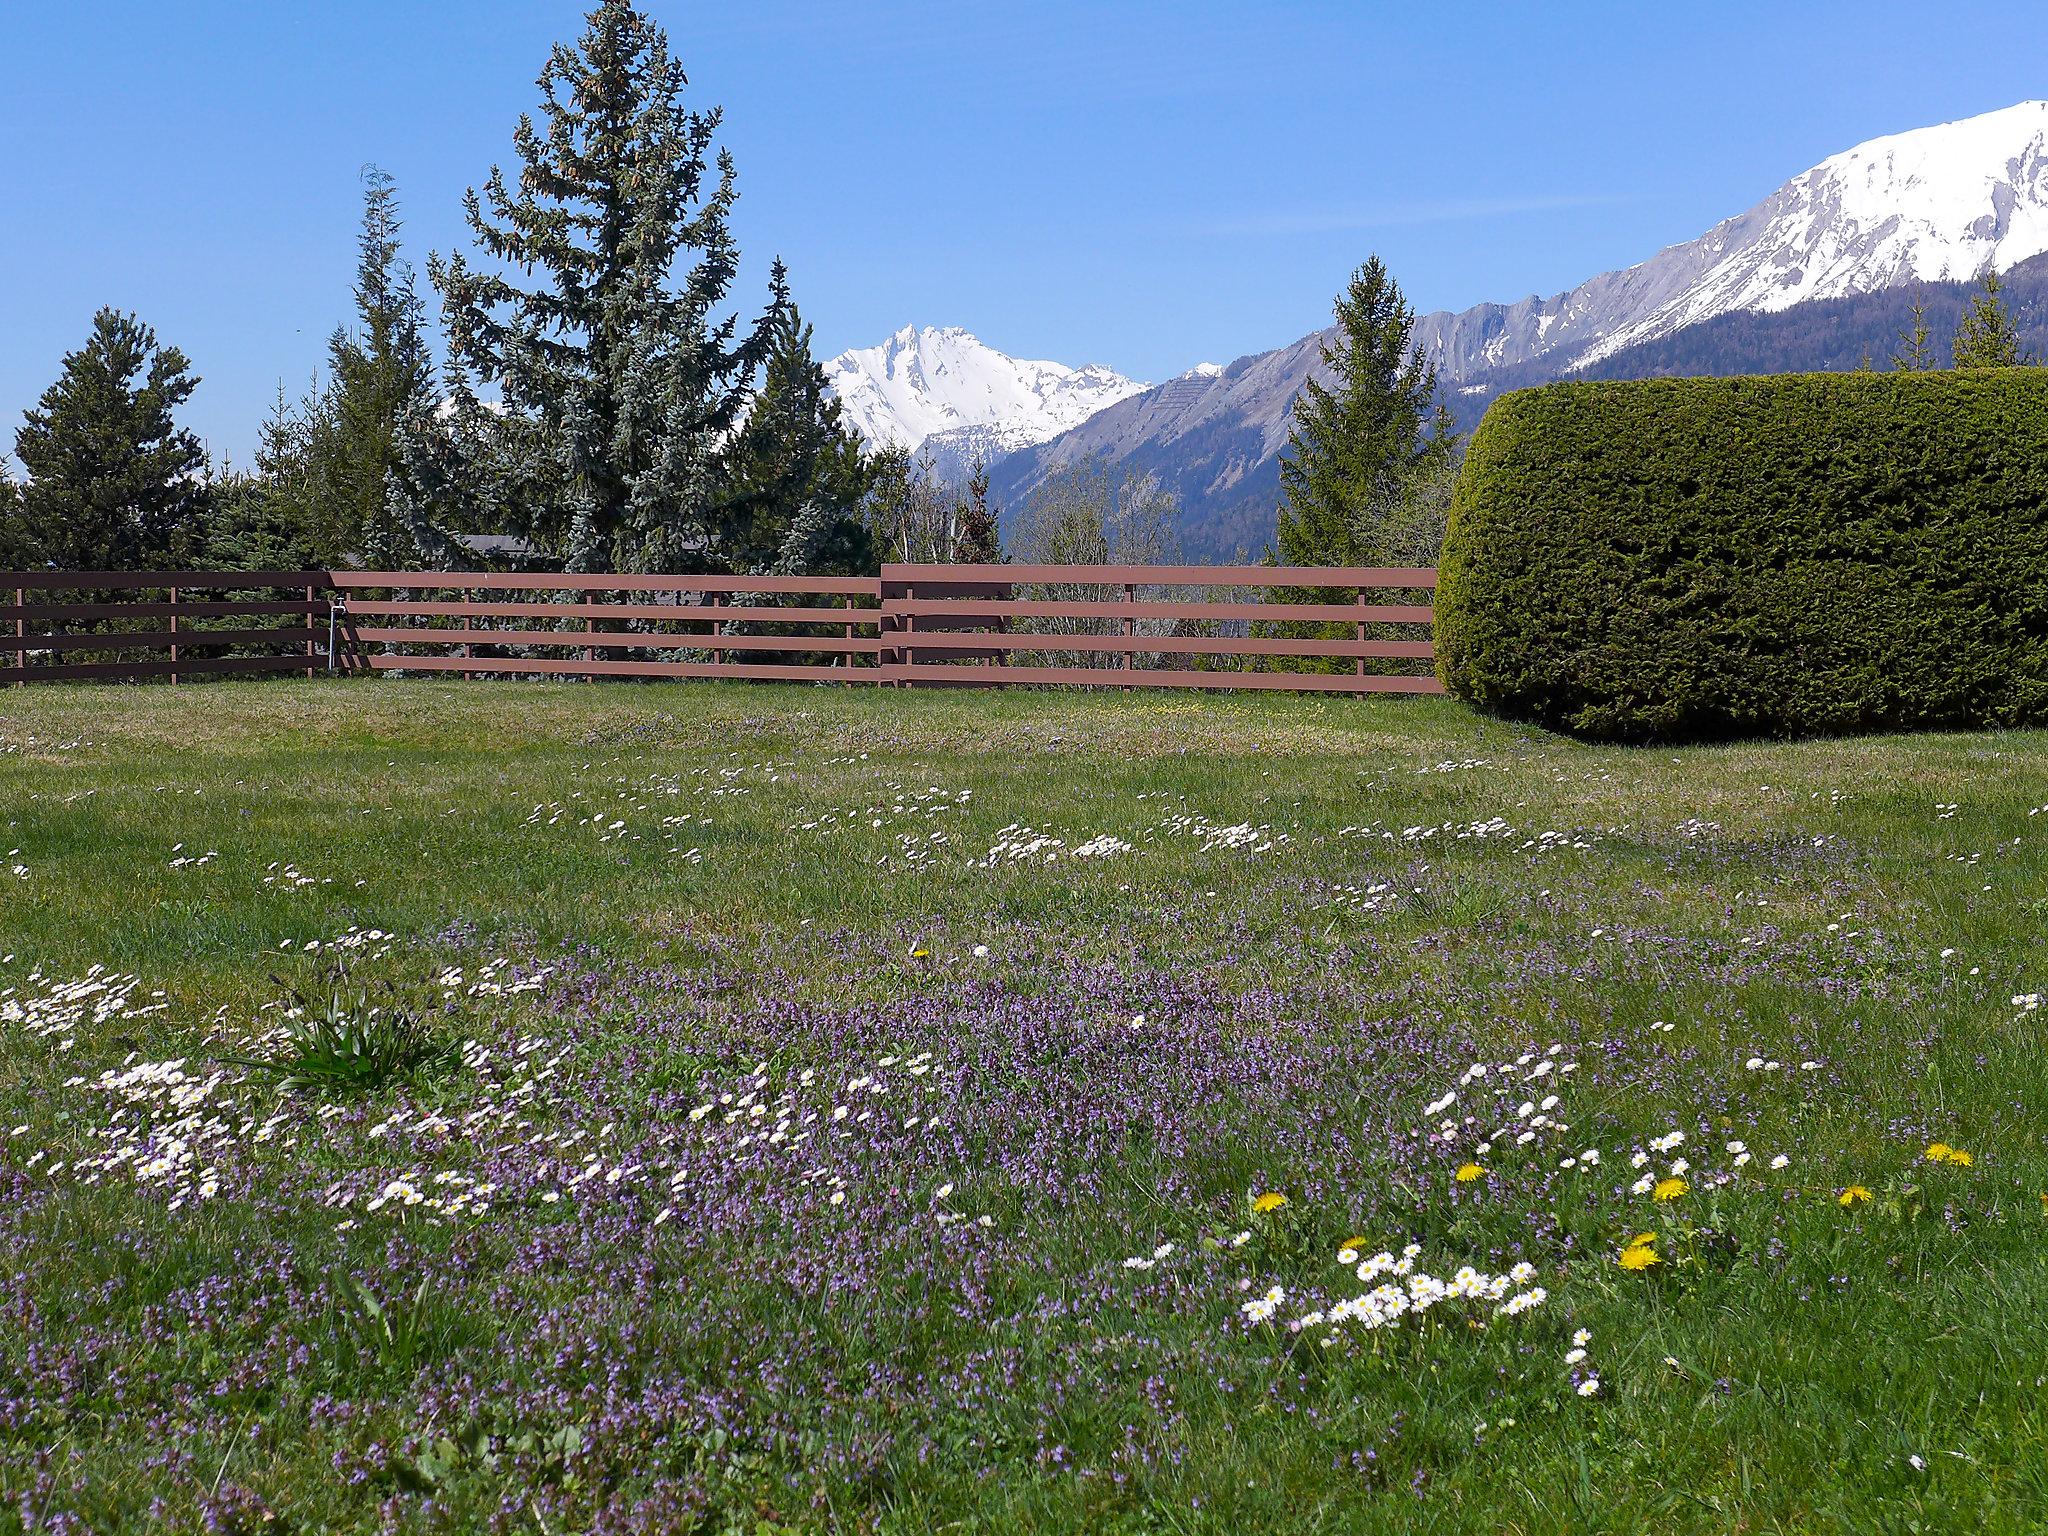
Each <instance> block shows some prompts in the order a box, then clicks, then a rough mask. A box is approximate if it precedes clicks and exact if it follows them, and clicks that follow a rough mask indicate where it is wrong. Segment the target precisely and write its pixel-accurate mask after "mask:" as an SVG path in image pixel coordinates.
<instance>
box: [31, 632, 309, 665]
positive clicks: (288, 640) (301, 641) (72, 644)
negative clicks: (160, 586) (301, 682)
mask: <svg viewBox="0 0 2048 1536" xmlns="http://www.w3.org/2000/svg"><path fill="white" fill-rule="evenodd" d="M325 638H326V634H325V632H324V631H322V630H317V629H314V628H313V627H312V626H311V625H308V626H306V627H305V628H304V629H152V630H132V629H130V630H121V629H115V630H103V631H99V632H94V631H89V630H77V631H64V632H61V633H53V634H47V635H38V634H28V635H0V651H161V650H163V649H165V648H166V647H169V648H171V649H172V650H174V651H176V650H178V649H185V650H191V649H194V648H197V647H200V646H208V645H307V644H311V643H312V642H313V641H315V640H323V639H325ZM174 659H175V658H174Z"/></svg>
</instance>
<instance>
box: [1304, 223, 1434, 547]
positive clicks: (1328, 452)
mask: <svg viewBox="0 0 2048 1536" xmlns="http://www.w3.org/2000/svg"><path fill="white" fill-rule="evenodd" d="M1336 318H1337V331H1338V334H1337V339H1336V342H1335V344H1334V345H1328V344H1326V345H1325V346H1324V347H1323V349H1322V356H1323V364H1324V366H1325V367H1326V368H1327V369H1328V370H1329V372H1330V374H1331V376H1332V377H1331V382H1330V383H1329V384H1324V383H1323V382H1322V381H1321V380H1319V379H1315V378H1311V379H1309V381H1308V382H1307V384H1306V385H1305V386H1304V387H1303V390H1302V394H1301V396H1300V398H1299V399H1297V400H1296V401H1295V404H1294V426H1293V429H1292V430H1291V431H1290V432H1289V434H1288V438H1287V453H1286V455H1285V457H1283V458H1282V459H1281V461H1280V484H1281V489H1282V491H1283V492H1284V494H1285V498H1286V504H1285V505H1284V506H1283V507H1282V508H1281V511H1280V516H1279V548H1280V560H1281V563H1282V564H1285V565H1360V564H1371V563H1373V562H1374V561H1376V560H1378V559H1379V558H1381V546H1382V545H1383V544H1384V542H1385V537H1384V530H1385V528H1386V527H1387V525H1388V524H1389V523H1390V522H1393V521H1398V520H1400V519H1401V518H1403V516H1404V515H1405V508H1406V505H1407V502H1408V501H1409V499H1410V498H1411V497H1412V495H1413V494H1414V488H1415V487H1416V486H1417V485H1418V484H1419V483H1421V482H1422V481H1424V480H1425V479H1426V478H1427V477H1428V475H1429V472H1430V470H1431V469H1432V467H1434V466H1437V465H1440V464H1441V463H1442V462H1443V461H1444V460H1446V459H1448V458H1450V457H1451V456H1452V455H1453V454H1454V453H1455V452H1456V448H1457V437H1456V434H1455V433H1454V432H1453V431H1452V430H1451V424H1450V413H1449V412H1448V410H1447V409H1446V408H1445V407H1444V405H1443V403H1442V402H1441V401H1440V400H1439V399H1438V397H1437V378H1436V368H1435V366H1434V365H1433V364H1431V363H1430V362H1429V361H1428V360H1427V359H1426V358H1424V357H1423V356H1422V354H1421V352H1420V351H1419V350H1418V349H1417V348H1416V347H1415V345H1414V333H1415V313H1414V311H1413V310H1411V309H1410V308H1409V307H1408V304H1407V301H1406V300H1404V299H1403V298H1402V296H1401V290H1400V288H1399V287H1398V286H1397V285H1396V284H1395V282H1394V280H1393V279H1392V277H1390V276H1389V275H1388V273H1387V269H1386V267H1385V266H1384V265H1383V264H1382V263H1381V261H1380V259H1379V258H1378V257H1377V256H1375V257H1373V258H1372V259H1371V260H1369V261H1368V262H1366V264H1365V265H1364V266H1362V267H1360V268H1359V269H1358V270H1357V271H1356V272H1355V273H1353V274H1352V277H1351V281H1350V284H1349V285H1348V286H1347V287H1346V289H1345V291H1344V292H1343V293H1342V294H1341V295H1339V297H1338V299H1337V304H1336Z"/></svg>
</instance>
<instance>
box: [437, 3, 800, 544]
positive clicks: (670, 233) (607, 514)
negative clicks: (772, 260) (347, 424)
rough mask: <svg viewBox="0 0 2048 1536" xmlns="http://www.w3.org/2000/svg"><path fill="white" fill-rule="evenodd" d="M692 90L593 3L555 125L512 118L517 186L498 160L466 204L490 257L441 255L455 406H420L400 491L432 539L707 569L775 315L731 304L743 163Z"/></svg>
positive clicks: (561, 67) (544, 80) (625, 19)
mask: <svg viewBox="0 0 2048 1536" xmlns="http://www.w3.org/2000/svg"><path fill="white" fill-rule="evenodd" d="M686 83H687V82H686V80H685V77H684V74H683V71H682V68H681V66H680V65H679V64H678V63H677V62H676V61H675V60H674V59H673V58H671V57H670V54H669V51H668V40H667V38H666V36H665V34H664V33H663V32H662V30H661V29H660V28H659V27H657V26H655V25H654V24H653V23H652V22H651V21H649V20H648V19H647V18H646V17H645V16H643V15H641V14H640V13H639V12H638V11H637V10H635V9H634V7H633V5H632V4H631V0H603V3H601V4H600V5H598V6H597V8H596V9H594V10H593V11H591V12H590V14H589V17H588V26H587V28H586V30H585V31H584V34H583V36H582V39H581V41H580V42H579V43H578V44H577V45H576V46H574V47H571V46H569V45H566V44H564V45H558V46H557V47H556V48H555V49H554V51H553V53H552V54H551V56H550V57H549V60H548V63H547V67H546V68H545V69H544V70H543V71H542V72H541V77H540V87H541V93H542V102H541V110H542V114H543V116H544V118H545V125H544V126H543V127H536V126H535V124H534V122H533V120H532V119H531V118H527V117H522V118H521V119H520V121H519V124H518V126H517V128H516V129H515V130H514V133H513V144H514V147H515V149H516V150H517V152H518V155H519V158H520V160H521V161H522V162H523V169H522V171H521V173H520V176H519V179H518V186H517V190H516V192H515V191H514V190H512V189H511V188H509V187H508V186H507V184H506V180H505V176H504V174H503V172H502V171H501V170H499V169H497V168H493V169H492V171H491V174H490V176H489V178H488V179H487V180H486V182H485V183H484V186H483V189H482V191H481V193H479V192H478V191H476V190H475V189H472V190H471V192H470V193H469V196H468V198H467V199H466V204H465V207H466V211H467V215H468V221H469V225H470V228H471V230H472V232H473V233H474V234H475V236H476V239H477V242H478V244H479V246H480V247H481V249H482V251H483V254H484V255H485V256H486V257H488V258H489V261H490V266H489V268H488V269H485V268H478V267H472V266H471V265H470V263H469V261H468V260H467V259H466V258H465V257H464V256H463V255H461V254H460V253H458V254H456V255H455V256H453V257H451V258H449V259H448V260H446V261H443V260H441V259H440V258H439V257H435V258H433V259H431V260H430V261H429V264H428V270H429V273H430V275H431V277H432V279H433V282H434V286H435V287H436V288H437V289H438V290H439V292H440V294H441V298H442V310H443V317H444V321H445V324H446V328H447V339H448V356H449V360H450V381H451V384H452V385H453V386H454V388H453V389H452V391H451V393H452V396H453V405H452V407H451V408H450V411H449V415H448V420H447V421H446V422H445V423H444V424H442V425H441V427H437V426H436V424H435V423H434V422H433V421H432V420H431V419H430V418H428V417H427V416H426V415H424V414H423V413H422V412H419V411H417V410H416V411H414V412H412V413H410V415H409V416H408V425H407V429H406V431H405V432H404V433H403V434H402V442H403V451H404V455H405V460H406V470H407V476H406V478H407V480H408V481H409V483H407V484H402V485H401V486H400V487H399V490H398V492H397V498H398V505H399V506H400V508H401V509H402V510H403V511H404V513H405V515H406V517H407V519H408V521H409V523H410V524H412V525H413V526H414V528H415V529H416V531H417V532H418V533H419V536H420V537H421V540H422V543H423V545H425V546H426V547H428V548H429V549H430V550H437V551H439V552H440V553H441V554H443V555H444V556H445V555H447V554H448V553H450V547H449V544H448V541H447V539H446V532H447V530H448V529H449V528H451V527H457V526H476V525H477V524H479V523H484V524H485V525H486V526H488V521H487V520H497V522H498V526H499V528H500V530H501V531H506V532H516V533H521V534H524V535H525V536H526V537H527V538H528V539H529V540H531V541H532V542H534V543H535V544H536V545H538V546H539V547H541V548H542V549H543V550H545V551H546V552H548V554H549V555H550V556H552V557H553V558H556V559H559V560H560V561H561V563H562V564H563V565H565V566H566V567H567V568H568V569H570V570H575V571H602V570H615V569H621V568H626V569H641V570H650V569H667V570H675V569H684V568H688V566H690V565H692V564H702V563H705V545H706V543H707V542H708V540H709V538H710V536H711V528H710V521H711V517H712V514H713V512H714V511H715V509H716V506H717V503H718V500H719V491H720V481H721V477H722V471H723V469H724V467H725V464H724V458H725V454H726V450H727V448H728V446H729V444H730V442H731V440H732V439H733V437H734V436H735V432H736V428H737V426H738V424H739V420H740V416H741V413H742V410H743V408H744V406H745V404H746V401H747V395H748V386H749V384H750V382H751V380H752V378H753V375H754V374H755V372H756V370H757V369H758V368H759V367H760V365H761V364H762V362H763V361H764V360H765V359H766V356H767V353H768V349H769V345H770V341H771V337H772V335H773V328H774V325H775V322H776V315H775V313H774V311H773V309H772V308H771V309H770V310H769V312H767V313H765V314H764V315H762V316H761V318H760V319H759V320H757V321H756V322H755V323H753V324H752V325H751V326H750V327H748V328H747V331H746V333H745V334H744V335H743V336H742V335H741V334H740V327H739V322H738V320H737V318H736V317H733V316H730V315H726V314H724V313H723V312H722V311H723V305H724V300H725V295H726V292H727V290H728V289H729V288H730V286H731V284H732V281H733V278H734V275H735V273H736V271H737V268H738V264H739V252H738V250H737V248H736V247H735V245H734V243H733V240H732V237H731V234H730V232H729V231H728V229H727V227H726V221H727V216H728V214H729V213H730V211H731V209H732V206H733V201H734V198H735V196H736V195H737V193H736V189H735V181H734V170H733V163H732V158H731V155H730V154H729V153H728V152H726V151H724V150H719V151H718V152H717V155H716V158H715V161H714V160H713V158H712V147H713V143H714V139H715V136H716V133H717V130H718V127H719V123H720V120H721V113H720V112H719V111H718V110H717V109H716V108H713V109H711V110H709V111H706V112H697V111H692V110H688V109H686V108H685V107H684V106H683V105H682V92H683V87H684V85H685V84H686ZM686 256H687V257H689V258H691V259H690V260H689V262H688V265H687V268H686V270H682V271H680V272H679V271H678V266H679V263H680V262H681V259H682V258H684V257H686ZM524 274H538V275H539V277H540V281H539V282H538V283H535V284H534V285H533V286H530V287H523V286H521V276H522V275H524ZM478 387H490V388H495V390H496V391H497V392H498V394H499V395H500V397H501V402H502V409H501V410H499V411H495V412H494V411H489V410H485V409H484V408H483V407H482V405H481V403H480V402H479V401H478V400H477V399H476V397H475V395H474V392H473V390H474V388H478Z"/></svg>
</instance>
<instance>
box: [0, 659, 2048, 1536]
mask: <svg viewBox="0 0 2048 1536" xmlns="http://www.w3.org/2000/svg"><path fill="white" fill-rule="evenodd" d="M2036 813H2038V814H2036ZM2044 849H2048V735H2043V734H2038V733H2036V734H1983V735H1954V736H1941V737H1913V738H1902V739H1890V740H1872V741H1853V742H1811V743H1803V744H1796V745H1772V744H1750V745H1737V746H1730V747H1718V748H1711V749H1709V748H1699V749H1688V750H1682V751H1675V752H1674V751H1670V750H1660V751H1647V750H1644V751H1627V750H1616V749H1602V748H1591V747H1585V746H1580V745H1577V744H1575V743H1572V742H1570V741H1567V740H1564V739H1561V738H1557V737H1552V736H1547V735H1543V734H1541V733H1536V732H1531V731H1527V730H1523V729H1519V728H1516V727H1512V726H1509V725H1505V724H1501V723H1498V722H1493V721H1487V720H1482V719H1479V718H1477V717H1475V716H1473V715H1472V714H1471V713H1469V712H1467V711H1466V710H1464V709H1463V708H1461V707H1459V706H1457V705H1455V704H1452V703H1449V702H1447V701H1442V700H1426V699H1390V700H1365V701H1360V700H1338V699H1327V700H1325V699H1313V698H1305V699H1288V698H1241V699H1234V698H1205V697H1197V696H1188V695H1165V696H1153V695H1147V694H1144V693H1132V694H1128V695H1126V694H1117V693H1103V694H1096V695H1087V696H1082V695H1055V694H1025V693H1013V694H981V693H972V692H966V691H959V692H954V691H943V692H880V691H865V690H863V691H854V690H845V691H834V690H827V689H795V688H779V687H760V688H746V687H737V686H735V687H727V686H722V685H686V686H648V687H634V686H605V685H595V686H590V685H582V686H579V685H562V686H529V685H521V684H490V683H476V684H468V685H465V684H462V683H459V682H448V683H431V682H409V681H397V680H391V679H383V680H377V681H353V680H344V681H338V682H330V681H325V680H323V681H319V682H313V683H305V682H277V683H258V684H219V685H213V686H208V687H196V688H187V689H180V690H177V691H175V692H173V691H172V690H169V689H137V688H127V689H123V688H99V689H95V688H77V689H71V688H56V687H53V688H49V689H37V690H18V691H13V692H9V693H5V694H0V854H5V855H6V856H5V857H4V858H0V956H5V957H6V958H5V959H4V960H0V1276H4V1278H0V1307H4V1311H5V1324H4V1327H0V1487H4V1492H5V1495H6V1497H5V1500H4V1503H0V1529H4V1528H9V1527H10V1526H11V1524H12V1523H15V1522H18V1523H19V1525H20V1526H21V1527H23V1528H27V1529H32V1530H44V1529H48V1530H65V1531H82V1530H92V1531H112V1530H123V1529H131V1530H144V1529H147V1530H151V1531H184V1530H191V1531H199V1530H213V1531H231V1532H234V1531H240V1532H249V1531H258V1530H263V1531H276V1530H297V1531H330V1530H337V1531H355V1530H366V1531H367V1530H384V1529H390V1530H400V1531H470V1530H492V1531H507V1532H537V1533H539V1532H544V1533H565V1532H571V1531H604V1532H615V1531H616V1532H626V1531H646V1532H657V1531H659V1532H670V1531H705V1532H721V1533H722V1532H735V1533H740V1532H744V1533H747V1536H772V1533H778V1532H783V1531H790V1530H795V1531H810V1530H827V1529H829V1530H853V1531H888V1532H924V1531H934V1530H954V1531H1084V1530H1085V1531H1090V1532H1140V1531H1144V1532H1154V1531H1160V1532H1168V1531H1172V1532H1180V1531H1186V1532H1194V1531H1207V1532H1232V1533H1235V1532H1250V1531H1328V1532H1343V1533H1352V1532H1373V1531H1388V1532H1469V1531H1487V1532H1495V1531H1501V1532H1566V1531H1571V1532H1584V1531H1597V1530H1611V1531H1639V1530H1657V1531H1745V1532H1772V1531H1843V1530H1857V1531H1901V1532H1905V1531H1925V1532H1938V1531H1954V1530H1961V1529H1980V1530H1987V1531H2024V1530H2039V1529H2041V1528H2043V1527H2044V1526H2048V1392H2044V1387H2048V1193H2044V1191H2048V1063H2044V1056H2043V1052H2042V1049H2041V1044H2042V1033H2043V1031H2042V1020H2043V1019H2044V1017H2048V1015H2044V1014H2043V1013H2042V1012H2040V1011H2038V1010H2037V1009H2035V1008H2033V1007H2030V1006H2029V995H2031V994H2035V993H2039V992H2041V991H2044V990H2048V948H2044V946H2043V945H2042V944H2041V942H2040V939H2041V934H2042V929H2043V923H2044V918H2048V853H2044ZM8 850H12V851H11V852H9V851H8ZM337 967H338V968H340V969H341V971H342V972H343V976H342V979H341V980H340V981H339V982H336V981H334V980H333V973H334V970H335V968H337ZM337 991H338V992H339V994H340V995H339V998H338V1003H339V1006H338V1007H336V1006H334V1004H335V1003H336V1001H337V1000H336V997H335V994H336V992H337ZM359 993H361V994H363V996H362V997H361V998H360V999H359V997H358V994H359ZM294 995H296V996H298V997H300V998H301V999H302V1000H303V1002H302V1003H300V1004H292V1003H290V1002H289V1001H288V999H289V998H290V997H292V996H294ZM372 1008H375V1009H377V1010H378V1012H377V1013H376V1014H375V1015H374V1017H373V1018H371V1016H370V1014H369V1010H370V1009H372ZM329 1013H332V1014H334V1015H335V1017H334V1018H333V1019H331V1020H329V1021H328V1022H329V1024H331V1026H332V1027H331V1028H329V1029H327V1030H326V1031H325V1032H324V1034H323V1031H322V1029H321V1027H320V1019H321V1018H322V1016H324V1015H326V1014H329ZM366 1018H371V1022H369V1023H367V1024H365V1023H364V1022H363V1021H364V1020H365V1019H366ZM323 1039H324V1040H325V1041H326V1044H327V1046H328V1047H329V1050H328V1053H327V1054H326V1055H324V1056H323V1055H320V1054H319V1052H318V1051H316V1050H315V1049H314V1047H315V1046H317V1045H318V1044H319V1043H320V1042H321V1041H322V1040H323ZM352 1045H361V1046H362V1047H363V1048H364V1049H365V1050H366V1051H367V1052H368V1053H369V1059H368V1060H367V1061H365V1059H364V1058H363V1057H361V1056H357V1057H353V1058H351V1057H350V1056H349V1055H348V1052H349V1049H350V1048H351V1046H352ZM379 1051H388V1052H389V1054H390V1057H391V1059H390V1060H389V1061H383V1060H381V1058H379V1057H378V1055H377V1053H378V1052H379ZM337 1052H338V1053H339V1055H338V1056H337V1055H336V1053H337ZM294 1063H296V1064H297V1067H298V1068H299V1076H298V1077H293V1076H291V1074H290V1072H289V1070H288V1068H289V1067H290V1066H291V1065H292V1064H294ZM1930 1146H1934V1148H1935V1150H1934V1152H1933V1153H1932V1155H1930V1152H1929V1148H1930Z"/></svg>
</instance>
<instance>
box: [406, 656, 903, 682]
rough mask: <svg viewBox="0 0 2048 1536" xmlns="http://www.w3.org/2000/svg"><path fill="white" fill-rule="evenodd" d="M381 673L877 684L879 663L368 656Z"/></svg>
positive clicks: (879, 674)
mask: <svg viewBox="0 0 2048 1536" xmlns="http://www.w3.org/2000/svg"><path fill="white" fill-rule="evenodd" d="M368 662H369V665H370V668H371V669H372V670H373V671H377V672H496V673H502V674H507V675H510V676H515V677H516V676H519V675H521V674H539V673H545V674H547V675H549V676H555V677H733V678H751V679H755V680H757V681H759V680H770V679H773V680H779V681H784V682H814V683H844V682H847V681H858V682H876V681H879V680H880V678H881V675H882V669H881V668H879V667H852V668H848V667H806V666H790V665H780V664H775V663H769V662H735V661H729V662H724V663H717V662H708V661H606V660H598V661H584V660H582V659H581V658H580V657H575V656H525V657H520V656H469V657H465V656H393V655H389V654H384V655H377V656H372V657H369V658H368Z"/></svg>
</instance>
